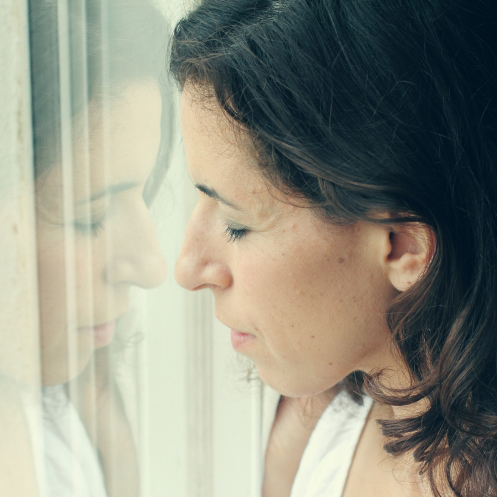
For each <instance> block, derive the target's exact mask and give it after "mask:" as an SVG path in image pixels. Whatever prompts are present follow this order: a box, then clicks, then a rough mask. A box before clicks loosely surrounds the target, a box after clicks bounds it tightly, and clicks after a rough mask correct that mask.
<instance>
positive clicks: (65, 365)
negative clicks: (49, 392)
mask: <svg viewBox="0 0 497 497" xmlns="http://www.w3.org/2000/svg"><path fill="white" fill-rule="evenodd" d="M91 356H92V353H91V354H84V355H80V356H79V357H78V361H77V364H76V365H75V366H74V365H72V366H71V367H69V361H68V360H67V359H68V358H67V355H64V356H62V357H63V358H64V359H63V360H61V359H60V357H61V356H59V358H58V359H59V360H53V361H50V360H47V358H44V359H43V361H42V378H41V383H42V386H44V387H50V386H54V385H62V384H64V383H67V382H69V381H71V380H74V379H75V378H77V377H78V376H79V375H80V374H81V373H82V372H83V371H84V370H85V368H86V366H88V363H89V362H90V359H91Z"/></svg>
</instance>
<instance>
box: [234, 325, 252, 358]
mask: <svg viewBox="0 0 497 497" xmlns="http://www.w3.org/2000/svg"><path fill="white" fill-rule="evenodd" d="M254 340H255V335H251V334H250V333H244V332H242V331H237V330H233V329H232V330H231V345H232V346H233V348H234V349H235V350H236V351H237V352H239V351H242V350H243V349H244V348H246V347H247V346H248V345H250V343H251V342H253V341H254Z"/></svg>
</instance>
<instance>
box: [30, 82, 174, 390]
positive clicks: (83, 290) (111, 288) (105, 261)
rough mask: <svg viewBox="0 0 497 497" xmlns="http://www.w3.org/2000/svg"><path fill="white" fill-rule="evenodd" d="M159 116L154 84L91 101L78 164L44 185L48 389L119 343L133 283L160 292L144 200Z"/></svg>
mask: <svg viewBox="0 0 497 497" xmlns="http://www.w3.org/2000/svg"><path fill="white" fill-rule="evenodd" d="M104 109H106V110H104ZM160 120H161V96H160V91H159V88H158V86H157V84H156V83H154V82H139V83H130V84H128V85H126V87H125V88H123V90H122V91H120V92H119V95H118V96H115V97H112V98H111V99H110V100H109V102H108V105H107V106H105V107H104V106H103V105H102V103H101V102H100V101H90V103H89V109H88V121H87V122H88V125H86V121H85V120H84V116H79V115H78V116H76V118H75V120H74V122H73V135H72V136H73V141H72V143H73V148H72V167H68V166H67V164H66V165H65V167H61V165H60V164H59V165H54V166H53V167H51V168H50V169H48V170H47V171H46V172H45V173H44V174H42V175H41V176H40V177H39V178H38V179H37V181H36V208H37V218H36V221H37V255H38V279H39V305H40V336H41V338H40V342H41V362H42V377H43V383H44V384H45V385H53V384H60V383H64V382H66V381H68V380H69V379H71V378H73V377H74V376H76V375H77V374H79V373H80V372H81V371H82V370H83V369H84V368H85V366H86V365H87V364H88V361H89V360H90V357H91V356H92V354H93V352H94V350H95V349H96V348H100V347H105V346H106V345H108V344H109V343H110V342H111V341H112V339H113V336H114V333H115V329H116V322H117V321H118V320H119V319H120V318H121V317H122V316H123V315H124V314H126V312H127V311H128V308H129V292H130V288H131V287H132V286H138V287H142V288H152V287H155V286H157V285H159V284H160V283H161V282H162V281H163V280H164V278H165V261H164V258H163V256H162V254H161V251H160V248H159V243H158V240H157V238H156V233H155V229H154V226H153V224H152V220H151V217H150V214H149V211H148V207H147V205H146V203H145V200H144V197H143V191H144V188H145V184H146V182H147V180H148V178H149V176H150V173H151V171H152V168H153V167H154V165H155V161H156V157H157V154H158V150H159V144H160ZM85 130H88V132H86V131H85ZM71 176H72V177H71ZM71 188H72V192H70V191H69V192H68V190H70V189H71ZM68 193H72V195H67V194H68Z"/></svg>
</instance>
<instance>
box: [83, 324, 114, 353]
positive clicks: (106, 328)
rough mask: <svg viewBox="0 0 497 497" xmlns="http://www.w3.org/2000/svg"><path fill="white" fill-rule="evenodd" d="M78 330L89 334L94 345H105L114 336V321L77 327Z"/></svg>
mask: <svg viewBox="0 0 497 497" xmlns="http://www.w3.org/2000/svg"><path fill="white" fill-rule="evenodd" d="M78 331H79V332H80V333H85V334H88V335H91V336H92V337H93V343H94V344H95V347H105V346H106V345H109V344H110V342H112V339H113V338H114V335H115V333H116V322H115V321H110V322H108V323H104V324H100V325H98V326H93V327H84V328H79V330H78Z"/></svg>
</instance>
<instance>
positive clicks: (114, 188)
mask: <svg viewBox="0 0 497 497" xmlns="http://www.w3.org/2000/svg"><path fill="white" fill-rule="evenodd" d="M137 186H140V183H138V182H122V183H116V184H115V185H110V186H108V187H107V188H105V190H102V191H101V192H98V193H95V194H94V195H92V196H91V197H89V198H87V199H84V200H80V201H79V202H77V203H78V205H79V204H84V203H89V202H95V200H98V199H100V198H102V197H105V196H107V195H115V194H116V193H119V192H123V191H125V190H131V188H135V187H137Z"/></svg>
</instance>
